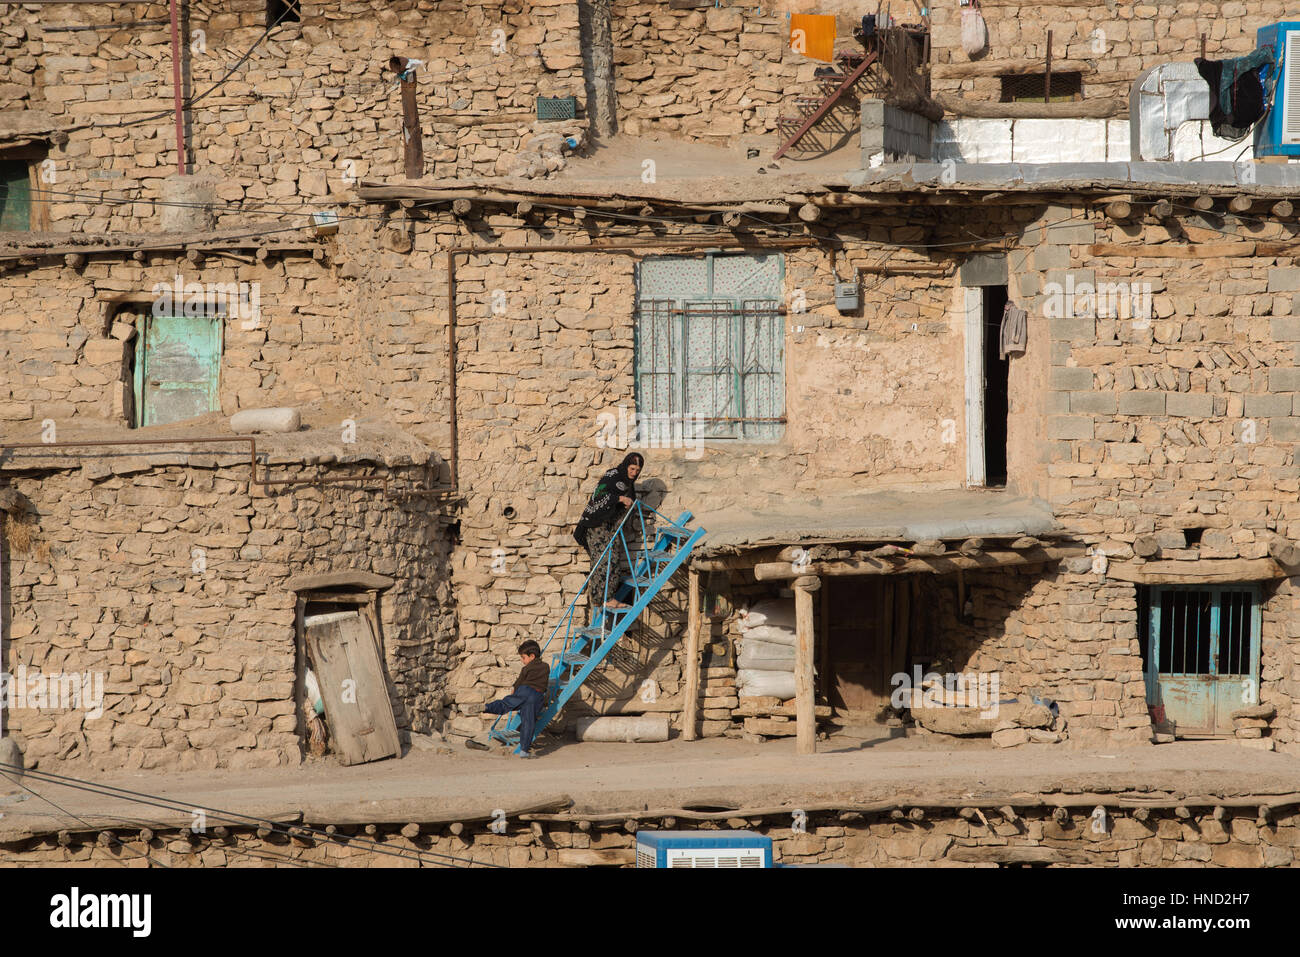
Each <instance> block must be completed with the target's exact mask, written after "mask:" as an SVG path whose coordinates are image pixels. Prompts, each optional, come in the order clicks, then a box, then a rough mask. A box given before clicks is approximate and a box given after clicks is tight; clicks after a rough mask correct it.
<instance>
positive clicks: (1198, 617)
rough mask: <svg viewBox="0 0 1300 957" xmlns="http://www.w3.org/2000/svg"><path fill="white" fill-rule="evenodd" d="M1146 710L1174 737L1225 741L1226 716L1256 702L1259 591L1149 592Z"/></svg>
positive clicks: (1183, 588)
mask: <svg viewBox="0 0 1300 957" xmlns="http://www.w3.org/2000/svg"><path fill="white" fill-rule="evenodd" d="M1149 629H1150V630H1149V632H1148V635H1149V641H1150V646H1149V651H1148V655H1147V672H1146V689H1147V703H1148V704H1150V705H1152V706H1154V707H1156V708H1163V709H1164V715H1165V719H1166V720H1167V721H1170V722H1172V723H1173V726H1174V733H1175V734H1176V735H1179V736H1187V735H1222V734H1231V733H1232V730H1233V728H1232V719H1231V717H1230V715H1231V714H1232V712H1233V711H1236V710H1237V709H1238V708H1244V707H1247V706H1248V705H1252V704H1257V703H1258V702H1259V634H1260V610H1259V591H1258V589H1257V588H1256V587H1255V586H1253V585H1225V586H1202V585H1175V586H1166V587H1160V588H1153V589H1152V592H1151V610H1150V618H1149Z"/></svg>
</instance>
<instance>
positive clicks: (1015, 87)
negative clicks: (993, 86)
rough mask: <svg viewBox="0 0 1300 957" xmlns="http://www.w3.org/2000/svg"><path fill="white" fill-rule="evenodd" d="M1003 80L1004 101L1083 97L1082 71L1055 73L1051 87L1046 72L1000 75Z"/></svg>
mask: <svg viewBox="0 0 1300 957" xmlns="http://www.w3.org/2000/svg"><path fill="white" fill-rule="evenodd" d="M999 79H1000V80H1001V81H1002V102H1003V103H1019V102H1022V101H1024V102H1030V103H1034V102H1037V103H1042V102H1043V101H1044V100H1050V101H1051V102H1053V103H1060V102H1069V101H1071V100H1082V99H1083V74H1082V73H1070V72H1063V73H1053V74H1052V79H1051V81H1050V82H1051V88H1050V89H1048V87H1047V83H1048V80H1047V75H1046V73H1016V74H1008V75H1006V76H1002V77H999Z"/></svg>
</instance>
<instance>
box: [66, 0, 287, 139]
mask: <svg viewBox="0 0 1300 957" xmlns="http://www.w3.org/2000/svg"><path fill="white" fill-rule="evenodd" d="M296 8H297V5H296V4H291V3H287V4H285V7H284V11H283V12H282V13H281V14H280V16H279V17H278V18H277V19H276V21H275V22H274V23H272V24H271V25H270V26H268V27H267V28H266V30H265V31H264V32H263V33H262V35H261V36H260V37H258V38H257V39H256V40H255V41H254V42H253V45H252V46H251V47H249V48H248V50H247V51H246V52H245V53H244V55H243V56H241V57H240V58H239V59H238V60H237V61H236V62H235V65H234V66H232V67H231V68H230V69H229V70H227V71H226V75H225V76H223V77H222V78H221V79H220V80H218V81H217V82H216V83H214V84H212V86H210V87H208V88H207V89H206V90H204V91H203V92H202V93H200V94H199V95H198V96H193V97H190V98H189V99H188V100H182V101H181V109H182V110H188V109H190V108H192V107H193V106H194V104H195V103H198V102H199V101H200V100H202V99H203V98H204V97H206V96H208V95H209V94H210V93H213V92H215V91H216V90H218V89H220V88H221V87H223V86H225V84H226V81H227V80H229V79H230V78H231V77H232V76H234V74H235V71H236V70H238V69H239V68H240V67H241V66H243V65H244V64H245V63H246V62H247V61H248V58H249V57H251V56H252V55H253V53H254V51H256V50H257V48H258V47H259V46H261V45H262V41H263V40H265V39H266V38H267V37H269V36H270V35H271V31H272V30H274V29H275V28H276V27H278V26H279V25H280V23H281V22H282V21H283V20H284V18H285V17H287V16H288V15H289V14H290V13H291V12H292V11H294V10H295V9H296ZM174 114H175V110H163V111H161V112H159V113H153V114H151V115H149V116H142V117H140V118H139V119H136V120H128V121H127V122H125V123H82V124H80V125H78V126H71V127H68V128H67V129H65V130H64V132H65V133H69V132H73V131H75V130H87V129H97V130H120V129H125V128H126V127H128V126H139V125H140V124H141V123H153V122H155V121H157V120H160V119H163V118H164V117H169V116H173V115H174ZM178 145H179V144H178Z"/></svg>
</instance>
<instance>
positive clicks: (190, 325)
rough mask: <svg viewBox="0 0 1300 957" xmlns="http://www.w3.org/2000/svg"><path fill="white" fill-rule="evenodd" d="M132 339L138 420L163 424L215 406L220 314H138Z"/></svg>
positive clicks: (142, 422) (212, 410)
mask: <svg viewBox="0 0 1300 957" xmlns="http://www.w3.org/2000/svg"><path fill="white" fill-rule="evenodd" d="M139 324H140V325H141V326H143V329H142V330H141V331H140V334H139V335H138V336H137V339H136V350H137V351H136V397H137V406H136V407H137V408H138V409H140V416H141V418H140V424H141V425H163V424H165V423H167V422H179V421H181V420H183V419H192V418H194V417H195V416H199V415H205V414H206V413H208V412H216V411H219V410H220V409H221V404H220V401H219V397H218V384H219V380H220V372H221V319H220V317H217V316H154V315H143V316H141V317H140V321H139Z"/></svg>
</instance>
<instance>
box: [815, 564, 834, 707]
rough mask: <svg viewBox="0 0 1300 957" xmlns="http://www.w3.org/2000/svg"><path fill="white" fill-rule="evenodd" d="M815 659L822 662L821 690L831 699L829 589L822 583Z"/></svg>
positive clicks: (824, 696)
mask: <svg viewBox="0 0 1300 957" xmlns="http://www.w3.org/2000/svg"><path fill="white" fill-rule="evenodd" d="M817 660H818V661H820V662H821V663H822V677H821V682H820V683H821V692H822V697H823V698H825V699H826V700H827V701H828V702H829V701H830V699H831V667H830V661H831V590H830V588H829V587H828V585H827V584H826V583H825V582H823V583H822V627H821V631H820V633H819V634H818V636H817Z"/></svg>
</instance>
